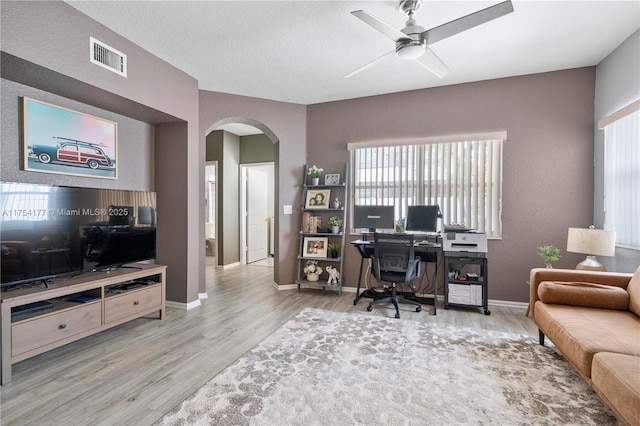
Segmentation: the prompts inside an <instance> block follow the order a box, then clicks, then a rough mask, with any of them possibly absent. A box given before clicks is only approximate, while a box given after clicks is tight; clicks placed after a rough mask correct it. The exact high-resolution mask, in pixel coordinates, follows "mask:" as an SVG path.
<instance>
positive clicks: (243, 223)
mask: <svg viewBox="0 0 640 426" xmlns="http://www.w3.org/2000/svg"><path fill="white" fill-rule="evenodd" d="M264 166H272V167H273V171H274V175H273V178H274V182H273V183H274V190H275V167H276V164H275V161H266V162H261V163H247V164H240V180H239V182H240V200H239V201H240V214H241V217H240V264H241V265H246V264H247V169H248V168H252V167H264ZM273 196H274V197H275V194H273ZM274 209H275V205H274ZM270 213H271V215H272V217H273V219H272V220H275V212H274V211H271V212H270ZM270 228H271V227H269V228H268V229H270ZM216 231H217V227H216ZM272 238H275V236H272ZM216 244H217V240H216ZM267 255H269V247H267Z"/></svg>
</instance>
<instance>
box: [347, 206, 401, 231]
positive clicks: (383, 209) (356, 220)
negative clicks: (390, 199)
mask: <svg viewBox="0 0 640 426" xmlns="http://www.w3.org/2000/svg"><path fill="white" fill-rule="evenodd" d="M394 216H395V207H394V206H358V205H356V206H353V227H354V228H355V229H362V228H365V229H368V230H369V231H370V232H375V230H376V229H393V228H394V226H395V219H394Z"/></svg>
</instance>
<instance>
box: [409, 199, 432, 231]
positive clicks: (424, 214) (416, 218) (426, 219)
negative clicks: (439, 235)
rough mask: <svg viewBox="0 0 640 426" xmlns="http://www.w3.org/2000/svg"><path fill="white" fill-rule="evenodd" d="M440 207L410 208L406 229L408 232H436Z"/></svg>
mask: <svg viewBox="0 0 640 426" xmlns="http://www.w3.org/2000/svg"><path fill="white" fill-rule="evenodd" d="M439 216H440V206H438V205H437V204H436V205H433V206H408V207H407V219H406V222H405V229H406V230H407V231H420V232H436V231H437V230H438V217H439Z"/></svg>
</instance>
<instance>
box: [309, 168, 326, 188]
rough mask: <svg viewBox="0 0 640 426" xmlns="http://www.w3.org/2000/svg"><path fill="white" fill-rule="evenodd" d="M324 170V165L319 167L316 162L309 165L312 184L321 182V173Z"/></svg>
mask: <svg viewBox="0 0 640 426" xmlns="http://www.w3.org/2000/svg"><path fill="white" fill-rule="evenodd" d="M322 172H324V169H323V168H322V167H317V166H316V165H315V164H314V165H313V166H311V167H309V176H310V177H311V185H317V184H318V183H319V182H320V175H321V174H322Z"/></svg>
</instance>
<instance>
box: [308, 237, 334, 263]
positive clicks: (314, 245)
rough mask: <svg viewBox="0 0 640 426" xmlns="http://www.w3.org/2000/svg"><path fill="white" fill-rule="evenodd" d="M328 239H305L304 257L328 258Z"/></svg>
mask: <svg viewBox="0 0 640 426" xmlns="http://www.w3.org/2000/svg"><path fill="white" fill-rule="evenodd" d="M328 242H329V239H328V238H327V237H304V251H303V253H302V256H303V257H325V258H326V257H327V244H328Z"/></svg>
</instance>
